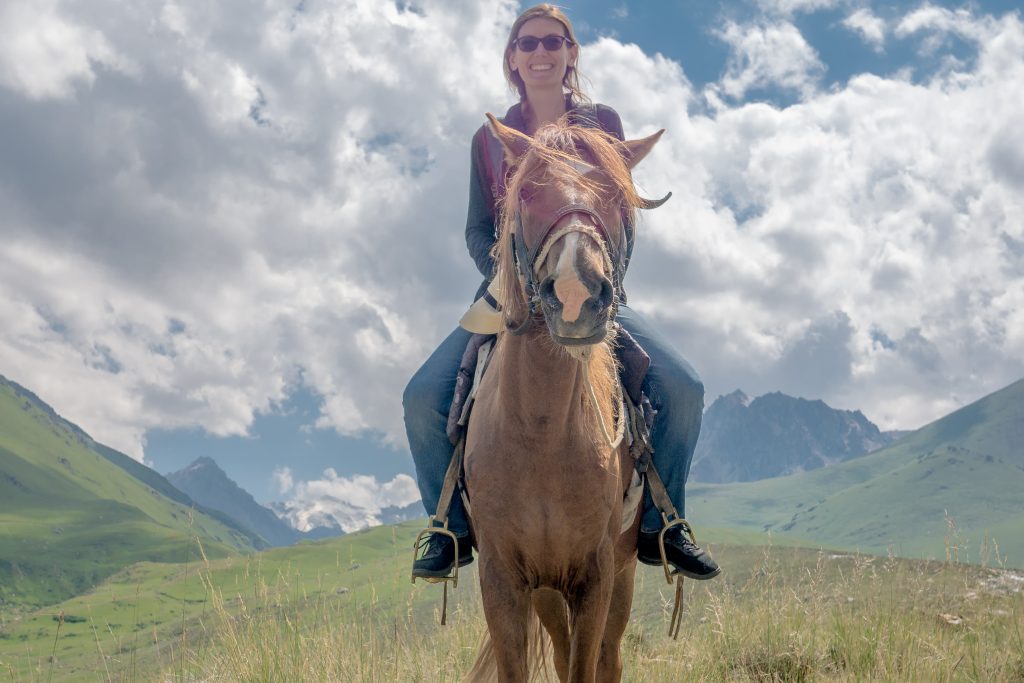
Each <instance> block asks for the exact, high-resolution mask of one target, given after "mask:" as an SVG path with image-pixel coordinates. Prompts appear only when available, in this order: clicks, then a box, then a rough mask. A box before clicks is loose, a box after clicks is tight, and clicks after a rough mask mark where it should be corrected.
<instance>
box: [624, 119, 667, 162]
mask: <svg viewBox="0 0 1024 683" xmlns="http://www.w3.org/2000/svg"><path fill="white" fill-rule="evenodd" d="M664 132H665V129H664V128H662V129H661V130H659V131H658V132H657V133H655V134H654V135H648V136H647V137H645V138H640V139H639V140H626V141H625V142H623V143H621V145H620V149H621V150H622V159H623V160H624V161H625V162H626V166H628V167H629V168H630V169H632V168H633V167H635V166H636V165H637V164H639V163H640V162H641V161H642V160H643V158H644V157H645V156H647V154H648V153H649V152H650V151H651V150H652V149H654V145H655V144H657V142H658V140H660V139H661V135H662V133H664Z"/></svg>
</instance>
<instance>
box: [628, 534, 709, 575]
mask: <svg viewBox="0 0 1024 683" xmlns="http://www.w3.org/2000/svg"><path fill="white" fill-rule="evenodd" d="M636 551H637V559H638V560H640V561H641V562H643V563H644V564H650V565H654V566H657V567H660V566H661V551H659V550H658V532H657V531H655V532H654V533H651V534H648V533H644V532H642V531H641V532H640V538H639V539H638V540H637V543H636ZM665 557H666V558H667V559H668V563H669V564H671V565H672V566H673V567H674V568H675V569H676V571H678V572H679V573H680V574H682V575H683V576H686V577H689V578H691V579H697V580H698V581H704V580H706V579H713V578H715V577H716V576H718V575H719V574H721V573H722V568H721V567H719V566H718V565H717V564H716V563H715V561H714V560H713V559H711V555H710V554H709V553H708V552H707V551H705V550H702V549H701V548H699V547H698V546H697V544H695V543H694V542H693V541H691V540H690V539H689V537H688V536H687V535H686V534H684V533H683V529H682V527H680V526H674V527H672V528H671V529H669V530H668V531H666V532H665Z"/></svg>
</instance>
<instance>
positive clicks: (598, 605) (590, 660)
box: [568, 548, 615, 683]
mask: <svg viewBox="0 0 1024 683" xmlns="http://www.w3.org/2000/svg"><path fill="white" fill-rule="evenodd" d="M589 569H590V570H589V571H588V572H587V573H586V574H585V575H584V576H582V577H580V578H581V580H580V581H579V583H578V584H577V585H576V587H575V589H574V590H573V591H572V593H571V594H570V596H569V597H568V603H569V614H570V616H569V619H570V628H571V632H572V635H571V638H572V646H571V649H570V653H569V678H568V680H569V681H570V682H571V683H592V682H593V681H594V680H596V677H597V657H598V652H599V649H600V646H601V639H602V638H603V636H604V626H605V622H606V621H607V619H608V607H609V605H610V603H611V597H612V584H613V583H614V575H615V563H614V560H613V558H612V553H611V549H610V548H609V549H607V550H605V551H603V552H598V553H596V555H595V557H594V561H593V562H592V563H590V567H589Z"/></svg>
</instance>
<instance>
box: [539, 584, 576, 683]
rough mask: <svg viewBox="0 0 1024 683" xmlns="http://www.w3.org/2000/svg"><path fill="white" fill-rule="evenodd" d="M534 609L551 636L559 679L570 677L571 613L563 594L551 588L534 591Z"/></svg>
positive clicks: (565, 679) (563, 680)
mask: <svg viewBox="0 0 1024 683" xmlns="http://www.w3.org/2000/svg"><path fill="white" fill-rule="evenodd" d="M533 609H534V610H535V611H536V612H537V616H538V617H540V623H542V624H544V629H545V630H546V631H547V632H548V635H549V636H551V645H552V647H553V649H554V660H555V672H556V673H557V674H558V680H560V681H562V683H565V681H567V680H568V679H569V614H568V612H567V611H566V605H565V599H564V598H563V597H562V594H561V593H559V592H557V591H555V590H552V589H550V588H538V589H537V590H535V591H533Z"/></svg>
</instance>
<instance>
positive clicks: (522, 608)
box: [480, 553, 530, 683]
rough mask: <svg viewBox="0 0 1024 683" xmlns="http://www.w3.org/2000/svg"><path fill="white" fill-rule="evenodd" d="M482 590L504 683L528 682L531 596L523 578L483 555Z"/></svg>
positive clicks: (485, 614)
mask: <svg viewBox="0 0 1024 683" xmlns="http://www.w3.org/2000/svg"><path fill="white" fill-rule="evenodd" d="M480 593H481V597H482V599H483V604H484V618H485V619H486V621H487V630H488V631H489V632H490V634H491V643H492V644H493V647H494V658H495V663H496V664H497V668H498V681H499V682H500V683H526V681H527V677H528V673H529V672H528V670H527V648H528V646H529V643H528V640H529V638H528V630H527V618H528V617H529V613H530V595H529V593H528V592H527V590H526V587H525V586H523V585H522V583H521V582H520V581H517V580H515V579H514V578H513V577H512V576H511V575H510V573H509V572H508V570H506V569H505V568H504V567H502V566H500V565H498V564H497V563H495V562H487V559H486V557H485V555H484V554H483V553H481V555H480Z"/></svg>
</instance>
